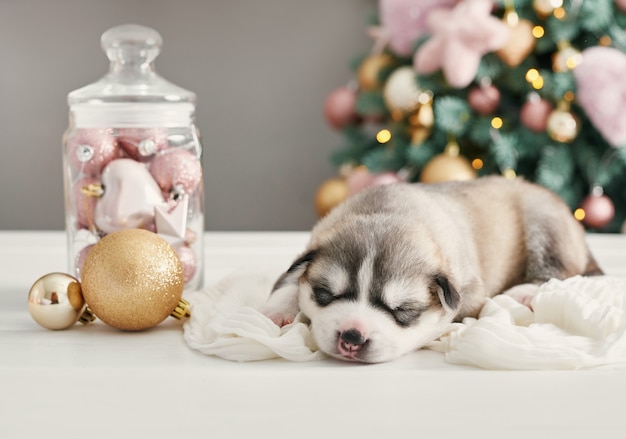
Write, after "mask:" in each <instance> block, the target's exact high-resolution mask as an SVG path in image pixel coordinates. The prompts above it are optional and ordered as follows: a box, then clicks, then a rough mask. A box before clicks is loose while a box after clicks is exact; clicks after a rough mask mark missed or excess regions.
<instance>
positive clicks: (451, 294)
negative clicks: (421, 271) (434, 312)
mask: <svg viewBox="0 0 626 439" xmlns="http://www.w3.org/2000/svg"><path fill="white" fill-rule="evenodd" d="M434 281H435V285H436V286H437V294H438V296H439V300H440V301H441V304H442V305H443V307H444V308H445V309H446V311H455V310H456V309H457V308H458V307H459V305H460V304H461V295H460V294H459V292H458V291H457V290H456V288H454V287H453V286H452V284H451V283H450V281H449V280H448V278H447V277H446V276H444V275H443V274H438V275H436V276H435V277H434Z"/></svg>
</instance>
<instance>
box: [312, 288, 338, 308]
mask: <svg viewBox="0 0 626 439" xmlns="http://www.w3.org/2000/svg"><path fill="white" fill-rule="evenodd" d="M312 288H313V299H314V300H315V302H316V303H317V304H318V305H319V306H327V305H329V304H330V303H331V302H332V301H333V300H335V299H336V297H335V295H334V294H333V293H331V292H330V290H329V289H328V288H327V287H325V286H320V285H315V286H313V287H312Z"/></svg>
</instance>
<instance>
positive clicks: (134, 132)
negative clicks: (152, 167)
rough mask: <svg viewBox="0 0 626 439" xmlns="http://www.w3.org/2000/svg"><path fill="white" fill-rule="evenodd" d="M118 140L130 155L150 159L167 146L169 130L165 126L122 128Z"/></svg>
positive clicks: (138, 158)
mask: <svg viewBox="0 0 626 439" xmlns="http://www.w3.org/2000/svg"><path fill="white" fill-rule="evenodd" d="M118 132H119V136H118V138H117V141H118V142H119V144H120V146H121V147H122V149H123V150H124V151H125V152H126V154H128V156H129V157H130V158H132V159H134V160H137V161H142V162H145V161H148V160H150V159H151V158H152V157H153V156H154V154H156V153H157V152H159V151H161V150H163V149H165V148H167V130H165V129H163V128H120V129H119V130H118Z"/></svg>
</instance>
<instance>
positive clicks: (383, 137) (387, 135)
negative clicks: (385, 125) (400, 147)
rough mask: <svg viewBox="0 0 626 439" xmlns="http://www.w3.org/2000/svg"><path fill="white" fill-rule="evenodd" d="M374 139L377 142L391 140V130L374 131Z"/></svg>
mask: <svg viewBox="0 0 626 439" xmlns="http://www.w3.org/2000/svg"><path fill="white" fill-rule="evenodd" d="M376 140H378V143H387V142H389V141H390V140H391V131H389V130H388V129H382V130H380V131H379V132H378V133H376Z"/></svg>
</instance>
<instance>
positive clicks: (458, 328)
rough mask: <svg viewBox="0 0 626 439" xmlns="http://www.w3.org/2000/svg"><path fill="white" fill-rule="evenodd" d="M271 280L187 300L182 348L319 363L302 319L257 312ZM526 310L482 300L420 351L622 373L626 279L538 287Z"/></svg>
mask: <svg viewBox="0 0 626 439" xmlns="http://www.w3.org/2000/svg"><path fill="white" fill-rule="evenodd" d="M276 278H277V276H273V275H268V274H262V273H240V274H234V275H231V276H228V277H226V278H224V279H223V280H222V281H221V282H219V283H218V284H217V285H214V286H211V287H209V288H207V289H206V290H205V291H203V292H196V293H194V294H192V295H190V296H188V297H187V299H188V300H189V301H190V303H191V317H190V319H189V320H188V321H187V322H186V323H185V325H184V339H185V341H186V342H187V344H188V345H189V346H190V347H191V348H193V349H196V350H198V351H200V352H202V353H204V354H207V355H215V356H218V357H221V358H225V359H228V360H233V361H255V360H267V359H271V358H281V357H282V358H285V359H287V360H291V361H310V360H319V359H322V358H325V357H326V355H325V354H323V353H322V352H321V351H319V350H318V348H317V345H316V343H315V341H314V339H313V337H312V335H311V332H310V329H309V326H308V322H307V321H306V319H304V318H303V316H302V315H299V316H297V318H296V321H295V322H294V323H292V324H290V325H287V326H285V327H283V328H279V327H277V326H276V325H275V324H274V323H273V322H272V321H271V320H269V319H268V318H267V317H265V316H264V315H262V314H261V313H260V312H259V311H258V309H259V308H260V307H261V306H262V305H263V304H264V303H265V301H266V300H267V298H268V296H269V293H270V290H271V286H272V283H273V281H274V280H275V279H276ZM532 306H533V311H531V310H530V309H529V308H527V307H526V306H523V305H521V304H519V303H518V302H516V301H515V300H514V299H512V298H511V297H508V296H505V295H499V296H496V297H494V298H493V299H489V300H488V301H487V303H486V304H485V306H484V307H483V310H482V311H481V313H480V315H479V317H478V318H466V319H464V320H463V322H462V323H455V324H452V325H451V326H450V329H449V331H448V332H446V333H445V334H444V335H442V336H441V337H440V338H439V339H438V340H435V341H434V342H432V343H431V344H429V345H428V346H427V348H429V349H433V350H436V351H439V352H442V353H443V354H444V356H445V359H446V361H448V362H450V363H457V364H468V365H473V366H478V367H482V368H486V369H517V370H521V369H580V368H591V367H598V366H604V367H612V368H626V279H622V278H616V277H610V276H598V277H588V278H587V277H581V276H576V277H573V278H570V279H567V280H564V281H558V280H551V281H550V282H547V283H545V284H543V285H542V286H541V287H540V290H539V293H538V294H537V296H536V297H535V298H534V300H533V302H532Z"/></svg>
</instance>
